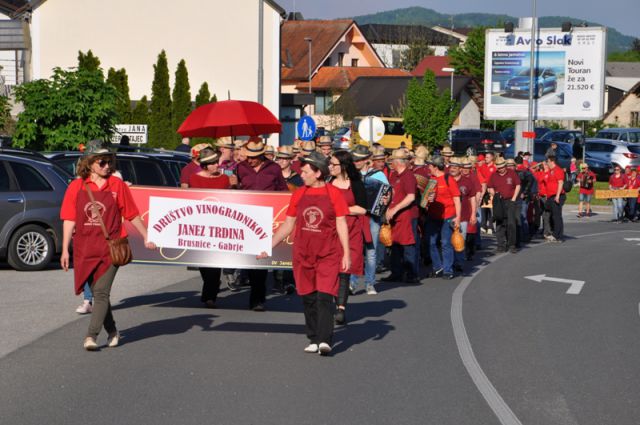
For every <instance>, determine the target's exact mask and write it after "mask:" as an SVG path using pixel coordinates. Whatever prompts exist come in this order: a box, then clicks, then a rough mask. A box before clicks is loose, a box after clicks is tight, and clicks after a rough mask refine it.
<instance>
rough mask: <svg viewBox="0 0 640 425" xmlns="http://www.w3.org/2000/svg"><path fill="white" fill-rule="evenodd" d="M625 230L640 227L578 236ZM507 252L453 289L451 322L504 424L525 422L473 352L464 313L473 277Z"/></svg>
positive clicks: (474, 374) (464, 359)
mask: <svg viewBox="0 0 640 425" xmlns="http://www.w3.org/2000/svg"><path fill="white" fill-rule="evenodd" d="M623 232H624V233H628V232H633V233H639V232H640V230H631V231H629V230H614V231H611V232H601V233H591V234H588V235H580V236H576V237H575V238H576V239H583V238H588V237H593V236H602V235H610V234H614V233H623ZM546 245H548V242H543V243H540V244H536V245H530V248H536V247H538V246H546ZM507 255H508V254H501V255H498V256H496V257H494V258H492V259H490V260H488V261H489V263H488V264H486V265H484V266H478V270H476V271H475V273H473V274H472V275H471V276H467V277H465V278H464V279H462V282H460V283H459V284H458V286H457V287H456V290H455V291H453V296H452V297H451V326H452V328H453V335H454V338H455V340H456V345H457V346H458V352H459V353H460V359H461V360H462V364H463V365H464V367H465V369H467V373H468V374H469V376H470V377H471V379H472V380H473V383H474V384H475V385H476V388H478V391H479V392H480V394H481V395H482V397H484V399H485V401H486V402H487V404H488V405H489V407H490V408H491V410H492V411H493V413H494V414H495V415H496V416H497V418H498V420H499V421H500V423H501V424H502V425H522V422H520V420H519V419H518V417H517V416H516V415H515V413H513V411H512V410H511V408H510V407H509V406H508V405H507V403H505V401H504V399H503V398H502V397H501V396H500V394H499V393H498V391H497V390H496V388H495V387H494V386H493V384H492V383H491V381H490V380H489V378H488V377H487V375H486V374H485V373H484V371H483V370H482V367H481V366H480V364H479V363H478V359H476V356H475V354H474V353H473V347H472V346H471V342H470V341H469V335H468V334H467V329H466V327H465V326H464V318H463V315H462V299H463V297H464V291H466V289H467V288H468V287H469V285H470V284H471V282H472V281H473V279H474V278H475V277H476V276H477V275H478V274H480V273H481V272H482V271H483V270H484V269H485V268H487V267H489V266H490V265H491V264H493V263H494V262H496V261H497V260H499V259H501V258H502V257H505V256H507ZM638 314H640V304H639V305H638Z"/></svg>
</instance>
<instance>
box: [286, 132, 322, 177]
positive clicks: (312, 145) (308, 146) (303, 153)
mask: <svg viewBox="0 0 640 425" xmlns="http://www.w3.org/2000/svg"><path fill="white" fill-rule="evenodd" d="M315 151H316V142H314V141H313V140H307V141H304V142H302V143H300V155H299V156H298V159H295V160H293V162H292V163H291V169H292V170H293V171H295V172H296V173H298V174H300V172H301V171H302V160H303V159H304V158H305V157H307V156H308V155H309V154H310V153H312V152H315Z"/></svg>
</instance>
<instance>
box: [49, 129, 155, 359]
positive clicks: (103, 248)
mask: <svg viewBox="0 0 640 425" xmlns="http://www.w3.org/2000/svg"><path fill="white" fill-rule="evenodd" d="M114 165H115V157H114V155H113V153H111V152H109V151H108V150H107V149H103V148H102V145H101V142H100V141H91V142H89V143H88V146H87V148H86V150H85V152H84V156H83V157H82V158H81V159H80V161H79V163H78V166H77V174H78V176H79V178H78V179H76V180H74V181H73V182H71V184H70V185H69V187H68V188H67V191H66V193H65V195H64V200H63V201H62V207H61V210H60V218H61V219H62V220H63V235H62V254H61V256H60V265H61V266H62V268H63V269H64V270H65V271H67V270H69V245H70V243H71V239H72V238H73V263H74V269H73V272H74V273H73V274H74V281H75V291H76V295H78V294H80V293H81V292H82V290H83V286H84V283H85V282H87V281H90V282H92V283H91V290H92V291H93V297H94V301H93V311H92V313H91V322H90V323H89V330H88V332H87V336H86V337H85V339H84V348H85V349H86V350H89V351H94V350H97V349H98V344H97V343H96V338H97V337H98V334H99V333H100V330H101V328H102V327H103V326H104V328H105V330H106V331H107V333H108V339H107V346H108V347H116V346H117V345H118V342H119V338H120V336H119V334H118V330H117V329H116V323H115V321H114V320H113V315H112V314H111V304H110V302H109V295H110V293H111V285H112V283H113V279H114V278H115V275H116V272H117V271H118V267H116V266H114V265H112V264H111V257H110V254H109V246H108V245H107V241H106V240H105V237H104V234H103V232H102V228H101V225H100V220H99V217H98V216H97V215H96V211H95V209H94V208H93V203H92V201H91V199H90V197H89V194H88V192H87V191H88V190H91V192H92V195H93V197H94V199H95V203H96V206H97V213H99V214H100V215H101V217H102V221H103V222H104V225H105V227H106V229H107V233H108V234H109V237H110V238H119V237H124V236H126V232H125V229H124V226H122V219H123V218H125V219H127V220H129V221H131V223H132V224H133V225H134V227H135V228H136V229H137V230H138V232H140V234H141V235H142V236H143V237H144V240H145V246H146V247H147V248H150V249H154V248H155V245H154V244H153V243H149V242H147V229H146V228H145V227H144V224H143V223H142V220H141V219H140V216H139V213H138V209H137V207H136V205H135V202H134V201H133V197H132V196H131V191H130V190H129V187H128V186H127V185H126V183H124V182H123V181H122V180H121V179H119V178H117V177H114V176H112V175H111V173H112V172H113V170H115V166H114Z"/></svg>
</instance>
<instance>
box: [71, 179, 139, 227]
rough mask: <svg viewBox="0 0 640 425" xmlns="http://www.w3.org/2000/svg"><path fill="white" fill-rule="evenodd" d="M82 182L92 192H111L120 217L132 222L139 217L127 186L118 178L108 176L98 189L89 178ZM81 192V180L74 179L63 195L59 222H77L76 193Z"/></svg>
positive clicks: (82, 185) (82, 187) (82, 188)
mask: <svg viewBox="0 0 640 425" xmlns="http://www.w3.org/2000/svg"><path fill="white" fill-rule="evenodd" d="M84 181H86V182H87V184H88V185H89V188H90V189H91V190H92V191H94V192H111V195H112V196H113V199H115V201H116V203H117V204H118V208H119V209H120V215H122V217H123V218H124V219H125V220H133V219H134V218H136V217H137V216H139V215H140V212H139V211H138V207H137V206H136V203H135V201H134V200H133V196H132V195H131V190H130V189H129V186H127V184H126V183H125V182H123V181H122V180H120V179H119V178H117V177H115V176H109V177H108V178H107V180H106V183H105V184H103V185H102V187H100V188H99V187H98V186H97V185H96V184H95V183H93V182H92V181H91V180H90V179H89V178H87V179H86V180H84ZM81 190H85V188H84V184H83V180H82V179H75V180H74V181H72V182H71V183H70V184H69V187H67V191H66V192H65V194H64V199H63V200H62V206H61V207H60V219H61V220H68V221H78V218H77V217H76V203H77V201H78V193H79V192H80V191H81ZM126 235H127V233H126V231H125V229H124V226H122V233H121V236H122V237H124V236H126Z"/></svg>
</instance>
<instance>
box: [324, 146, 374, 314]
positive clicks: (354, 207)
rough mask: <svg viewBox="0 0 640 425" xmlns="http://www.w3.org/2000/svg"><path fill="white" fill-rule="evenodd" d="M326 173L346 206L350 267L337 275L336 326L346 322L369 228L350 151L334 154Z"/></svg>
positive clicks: (359, 178)
mask: <svg viewBox="0 0 640 425" xmlns="http://www.w3.org/2000/svg"><path fill="white" fill-rule="evenodd" d="M329 173H330V174H331V180H330V181H331V185H333V186H334V187H336V188H338V189H339V190H340V193H341V194H342V197H343V198H344V200H345V202H346V203H347V206H348V207H349V215H347V227H348V229H349V252H350V257H351V267H350V268H349V270H346V271H344V272H342V273H340V283H339V287H338V299H337V301H336V304H337V311H336V315H335V321H336V324H338V325H344V324H345V323H346V317H345V315H346V313H345V310H346V308H347V300H348V298H349V284H350V282H351V275H358V276H361V275H363V274H364V256H363V249H364V231H365V228H367V229H368V227H369V223H368V222H367V223H366V226H365V214H366V213H367V210H366V207H367V194H366V190H365V187H364V183H363V182H362V175H361V174H360V172H359V171H358V170H357V169H356V166H355V165H354V164H353V157H352V156H351V153H350V152H348V151H338V152H335V153H334V154H333V155H332V156H331V158H330V159H329Z"/></svg>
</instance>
